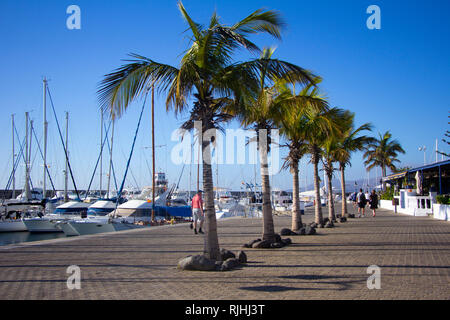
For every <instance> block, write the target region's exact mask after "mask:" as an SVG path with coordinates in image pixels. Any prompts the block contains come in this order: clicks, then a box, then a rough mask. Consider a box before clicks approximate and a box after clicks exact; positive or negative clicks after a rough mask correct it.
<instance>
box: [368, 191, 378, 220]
mask: <svg viewBox="0 0 450 320" xmlns="http://www.w3.org/2000/svg"><path fill="white" fill-rule="evenodd" d="M369 203H370V209H372V216H373V217H375V214H376V212H375V210H376V209H378V195H377V194H376V192H375V190H372V193H371V194H370V196H369Z"/></svg>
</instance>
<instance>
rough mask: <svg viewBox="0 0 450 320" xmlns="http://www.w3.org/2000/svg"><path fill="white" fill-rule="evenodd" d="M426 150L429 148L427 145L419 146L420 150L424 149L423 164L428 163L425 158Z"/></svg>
mask: <svg viewBox="0 0 450 320" xmlns="http://www.w3.org/2000/svg"><path fill="white" fill-rule="evenodd" d="M426 150H427V147H425V146H422V147H419V151H423V165H426V164H427V163H426V158H425V151H426Z"/></svg>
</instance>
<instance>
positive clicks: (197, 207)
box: [192, 190, 205, 234]
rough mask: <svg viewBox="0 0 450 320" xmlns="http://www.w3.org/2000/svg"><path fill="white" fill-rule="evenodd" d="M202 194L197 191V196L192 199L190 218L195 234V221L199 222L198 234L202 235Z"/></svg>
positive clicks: (203, 218)
mask: <svg viewBox="0 0 450 320" xmlns="http://www.w3.org/2000/svg"><path fill="white" fill-rule="evenodd" d="M202 192H203V191H202V190H198V192H197V194H196V195H195V196H194V197H193V198H192V218H193V219H194V232H195V234H197V221H200V225H199V229H198V233H204V232H203V231H202V226H203V221H205V215H204V213H203V200H202Z"/></svg>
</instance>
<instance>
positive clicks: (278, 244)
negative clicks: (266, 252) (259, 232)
mask: <svg viewBox="0 0 450 320" xmlns="http://www.w3.org/2000/svg"><path fill="white" fill-rule="evenodd" d="M288 230H289V229H288ZM289 231H290V230H289ZM291 232H293V231H291ZM290 234H294V235H297V234H296V233H295V232H293V233H290ZM250 244H251V248H255V249H270V248H283V247H285V246H288V245H290V244H292V240H291V239H290V238H286V239H282V238H281V236H280V235H279V234H275V239H274V240H273V241H270V240H261V239H256V240H252V241H250V242H249V243H246V244H244V247H246V248H248V246H249V245H250Z"/></svg>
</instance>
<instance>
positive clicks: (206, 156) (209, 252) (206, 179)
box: [202, 141, 220, 261]
mask: <svg viewBox="0 0 450 320" xmlns="http://www.w3.org/2000/svg"><path fill="white" fill-rule="evenodd" d="M209 144H210V142H209V141H208V142H203V143H202V155H203V157H202V159H203V161H202V165H203V166H202V167H203V194H204V196H205V199H204V201H205V236H204V241H205V242H204V249H203V252H204V255H205V256H206V257H207V258H209V259H211V260H216V261H217V260H220V251H219V238H218V235H217V220H216V210H215V208H214V191H213V175H212V168H211V154H210V148H209Z"/></svg>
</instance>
